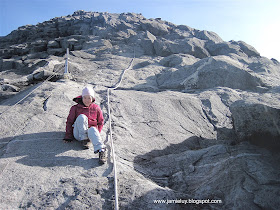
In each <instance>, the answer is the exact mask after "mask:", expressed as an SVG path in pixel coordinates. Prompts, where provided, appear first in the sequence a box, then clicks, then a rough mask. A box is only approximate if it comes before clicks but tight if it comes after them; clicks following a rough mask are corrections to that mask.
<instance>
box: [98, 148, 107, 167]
mask: <svg viewBox="0 0 280 210" xmlns="http://www.w3.org/2000/svg"><path fill="white" fill-rule="evenodd" d="M106 161H107V155H106V150H105V151H101V152H99V164H101V165H103V164H104V163H106Z"/></svg>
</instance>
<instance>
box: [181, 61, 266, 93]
mask: <svg viewBox="0 0 280 210" xmlns="http://www.w3.org/2000/svg"><path fill="white" fill-rule="evenodd" d="M198 64H199V65H198ZM197 66H198V68H197V69H195V71H194V73H193V74H191V75H190V76H188V77H187V78H186V79H185V80H184V81H183V82H182V83H181V84H182V85H184V86H185V87H186V89H189V88H195V89H207V88H214V87H229V88H233V89H240V90H248V89H254V88H256V87H257V86H262V85H263V83H262V81H261V79H260V78H258V77H256V76H255V75H254V74H251V73H250V71H248V70H247V69H244V67H243V66H242V65H240V63H238V62H235V61H234V60H232V59H230V58H228V57H225V56H219V57H215V58H207V59H204V60H201V61H200V62H198V63H197Z"/></svg>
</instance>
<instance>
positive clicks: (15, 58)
mask: <svg viewBox="0 0 280 210" xmlns="http://www.w3.org/2000/svg"><path fill="white" fill-rule="evenodd" d="M67 48H69V50H70V53H69V65H68V67H69V71H70V72H71V74H72V76H73V79H72V80H61V76H62V74H63V71H64V62H65V58H64V55H65V53H66V49H67ZM133 57H135V59H134V63H133V67H132V68H131V69H130V70H128V71H127V72H126V73H125V75H124V78H123V81H122V84H121V86H120V88H119V89H118V90H114V91H111V94H112V97H111V98H110V99H111V101H110V103H111V113H112V120H113V122H112V128H113V140H114V145H115V151H116V158H117V167H118V175H119V186H118V187H119V203H120V207H121V209H146V208H147V206H148V208H149V209H193V208H195V209H246V208H247V209H278V208H279V206H280V201H279V194H280V188H279V183H280V179H279V177H280V170H279V169H280V164H279V161H280V156H279V150H280V143H279V139H280V106H279V104H280V85H279V84H280V64H279V62H278V61H277V60H275V59H271V60H269V59H268V58H265V57H262V56H261V55H260V54H259V53H258V52H257V50H256V49H255V48H254V47H252V46H250V45H248V44H247V43H245V42H243V41H229V42H225V41H223V40H222V39H221V38H220V37H219V36H218V35H217V34H216V33H214V32H210V31H205V30H197V29H193V28H190V27H188V26H184V25H175V24H172V23H170V22H167V21H163V20H161V19H160V18H157V19H146V18H145V17H143V16H142V15H141V14H134V13H122V14H110V13H106V12H102V13H99V12H85V11H77V12H75V13H74V14H73V15H68V16H64V17H57V18H53V19H51V20H49V21H46V22H43V23H38V24H37V25H27V26H22V27H20V28H18V29H17V30H15V31H13V32H12V33H10V34H9V35H7V36H5V37H0V78H1V79H0V85H1V88H0V113H1V114H0V124H1V127H0V133H1V136H0V157H1V159H0V176H1V179H0V186H1V193H0V201H1V202H0V203H1V205H0V209H18V208H24V209H39V208H42V209H112V208H113V206H114V202H113V201H114V192H113V190H114V182H113V179H114V177H113V172H112V169H113V165H112V159H111V155H112V154H111V152H110V142H108V140H109V125H108V104H107V92H106V89H107V88H108V87H112V86H114V85H115V84H116V83H117V82H118V81H119V77H120V75H121V73H122V71H123V70H124V69H125V68H127V66H128V64H129V63H130V61H131V59H132V58H133ZM49 76H51V77H52V79H51V80H50V81H48V82H44V83H42V82H41V81H44V80H45V79H46V78H49ZM86 84H90V85H93V86H94V87H95V92H96V103H98V104H99V105H100V106H101V109H102V111H103V113H104V117H105V125H104V128H103V130H102V132H101V135H102V138H103V139H104V140H105V143H106V144H107V146H108V151H109V159H108V163H107V164H105V165H103V166H99V165H98V160H97V159H98V157H97V155H96V154H94V153H93V150H92V148H90V149H89V150H81V145H80V144H79V143H78V142H74V143H72V144H65V143H63V141H62V138H63V135H64V131H65V121H66V118H67V115H68V111H69V109H70V107H71V105H73V103H74V102H73V101H72V98H73V97H76V96H77V95H80V94H81V90H82V88H83V87H84V86H85V85H86ZM25 96H28V97H27V98H26V99H25V100H23V101H20V100H21V99H23V98H24V97H25ZM18 101H20V103H18V104H17V105H16V106H12V107H11V105H13V104H15V103H17V102H18ZM180 199H181V202H182V200H183V201H184V202H185V201H191V200H192V201H194V200H196V201H198V200H208V199H209V202H208V203H205V204H194V203H192V204H191V203H187V204H183V203H178V202H179V201H180ZM189 199H190V200H189ZM167 200H169V202H171V200H174V202H173V203H170V204H166V203H164V202H167ZM175 200H176V202H177V203H175ZM214 200H215V201H216V202H217V201H221V202H222V203H213V202H214ZM210 201H212V203H211V202H210Z"/></svg>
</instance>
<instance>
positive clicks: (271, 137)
mask: <svg viewBox="0 0 280 210" xmlns="http://www.w3.org/2000/svg"><path fill="white" fill-rule="evenodd" d="M278 98H279V97H278ZM230 110H231V113H232V119H233V125H234V130H235V132H236V135H237V137H238V139H239V141H250V142H251V143H253V144H256V145H258V146H261V147H265V148H270V149H274V150H279V149H280V107H279V104H275V105H274V106H271V104H267V103H262V102H260V101H258V102H255V101H251V100H245V101H244V100H239V101H237V102H235V103H233V104H232V105H231V106H230Z"/></svg>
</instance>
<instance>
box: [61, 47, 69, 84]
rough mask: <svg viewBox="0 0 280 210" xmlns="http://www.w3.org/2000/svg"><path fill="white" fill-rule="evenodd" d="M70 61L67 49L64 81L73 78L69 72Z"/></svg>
mask: <svg viewBox="0 0 280 210" xmlns="http://www.w3.org/2000/svg"><path fill="white" fill-rule="evenodd" d="M68 59H69V48H67V51H66V60H65V70H64V75H63V78H64V79H70V78H71V74H70V73H69V71H68Z"/></svg>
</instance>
